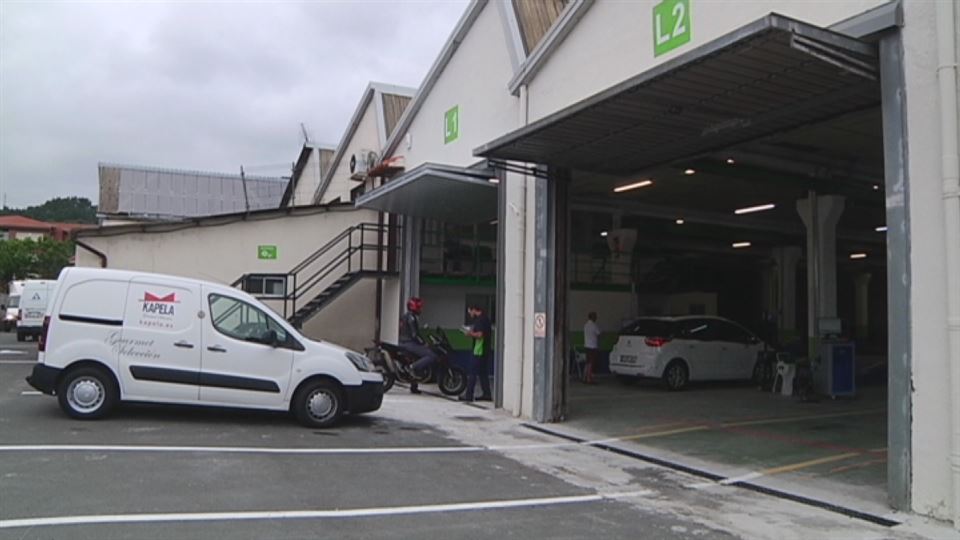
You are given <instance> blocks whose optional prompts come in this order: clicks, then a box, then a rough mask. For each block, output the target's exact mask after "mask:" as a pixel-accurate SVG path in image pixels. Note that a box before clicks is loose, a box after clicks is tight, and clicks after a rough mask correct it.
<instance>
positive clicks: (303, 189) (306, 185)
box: [290, 148, 321, 206]
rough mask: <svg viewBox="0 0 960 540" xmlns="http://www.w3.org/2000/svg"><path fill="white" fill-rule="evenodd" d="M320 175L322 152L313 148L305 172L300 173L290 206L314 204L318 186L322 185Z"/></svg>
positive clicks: (304, 167) (304, 168)
mask: <svg viewBox="0 0 960 540" xmlns="http://www.w3.org/2000/svg"><path fill="white" fill-rule="evenodd" d="M320 174H321V171H320V150H319V149H317V148H313V149H311V150H310V157H308V158H307V164H306V165H304V166H303V171H302V172H301V173H300V179H299V180H298V181H297V189H296V190H295V191H294V192H293V199H292V200H291V201H290V206H307V205H311V204H313V196H314V195H315V194H316V193H317V186H319V185H320V178H321V177H320Z"/></svg>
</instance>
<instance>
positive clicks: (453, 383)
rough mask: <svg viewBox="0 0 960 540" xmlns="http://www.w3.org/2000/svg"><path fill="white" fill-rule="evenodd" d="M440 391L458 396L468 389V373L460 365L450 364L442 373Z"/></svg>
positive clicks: (439, 382)
mask: <svg viewBox="0 0 960 540" xmlns="http://www.w3.org/2000/svg"><path fill="white" fill-rule="evenodd" d="M438 384H439V386H440V391H441V392H443V393H444V394H446V395H448V396H457V395H460V394H462V393H463V391H464V390H466V389H467V374H466V373H464V371H463V370H462V369H460V368H458V367H454V366H450V367H448V368H447V371H446V372H444V373H441V374H440V380H439V381H438Z"/></svg>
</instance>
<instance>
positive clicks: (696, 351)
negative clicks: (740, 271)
mask: <svg viewBox="0 0 960 540" xmlns="http://www.w3.org/2000/svg"><path fill="white" fill-rule="evenodd" d="M763 349H764V344H763V342H762V341H761V340H760V338H758V337H757V336H756V335H755V334H753V333H752V332H750V331H749V330H747V329H746V328H744V327H742V326H740V325H739V324H737V323H735V322H733V321H731V320H729V319H724V318H722V317H712V316H704V315H691V316H684V317H643V318H640V319H637V320H636V321H634V322H633V323H631V324H629V325H627V326H626V327H625V328H624V329H623V330H621V331H620V339H619V340H618V341H617V344H616V345H615V346H614V347H613V350H612V351H611V352H610V371H611V372H612V373H614V374H616V375H617V376H619V377H622V378H632V377H644V378H656V379H661V380H662V381H663V383H664V385H665V386H666V387H667V388H668V389H670V390H680V389H682V388H684V387H685V386H687V383H688V382H690V381H715V380H737V379H750V378H752V377H755V374H756V369H757V365H758V363H757V360H758V358H759V357H760V353H761V352H762V351H763Z"/></svg>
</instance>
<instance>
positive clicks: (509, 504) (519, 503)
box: [0, 491, 651, 529]
mask: <svg viewBox="0 0 960 540" xmlns="http://www.w3.org/2000/svg"><path fill="white" fill-rule="evenodd" d="M650 493H651V492H650V491H633V492H624V493H610V494H608V495H603V494H600V493H596V494H591V495H572V496H565V497H539V498H530V499H507V500H499V501H478V502H467V503H452V504H427V505H418V506H387V507H380V508H355V509H348V510H263V511H251V512H185V513H171V514H112V515H111V514H107V515H86V516H61V517H40V518H25V519H7V520H0V529H13V528H20V527H44V526H55V525H92V524H115V523H157V522H171V521H239V520H265V519H331V518H358V517H359V518H362V517H377V516H397V515H410V514H433V513H441V512H466V511H475V510H503V509H509V508H529V507H534V506H556V505H562V504H576V503H589V502H597V501H602V500H604V499H623V498H630V497H644V496H647V495H649V494H650Z"/></svg>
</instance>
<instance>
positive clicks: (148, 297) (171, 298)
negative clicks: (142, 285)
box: [143, 292, 177, 304]
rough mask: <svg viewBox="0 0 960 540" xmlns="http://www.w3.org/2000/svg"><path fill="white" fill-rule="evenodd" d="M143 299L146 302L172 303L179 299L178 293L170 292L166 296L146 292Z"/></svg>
mask: <svg viewBox="0 0 960 540" xmlns="http://www.w3.org/2000/svg"><path fill="white" fill-rule="evenodd" d="M143 301H144V302H168V303H171V304H172V303H174V302H176V301H177V293H170V294H168V295H166V296H157V295H155V294H150V293H148V292H144V293H143Z"/></svg>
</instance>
